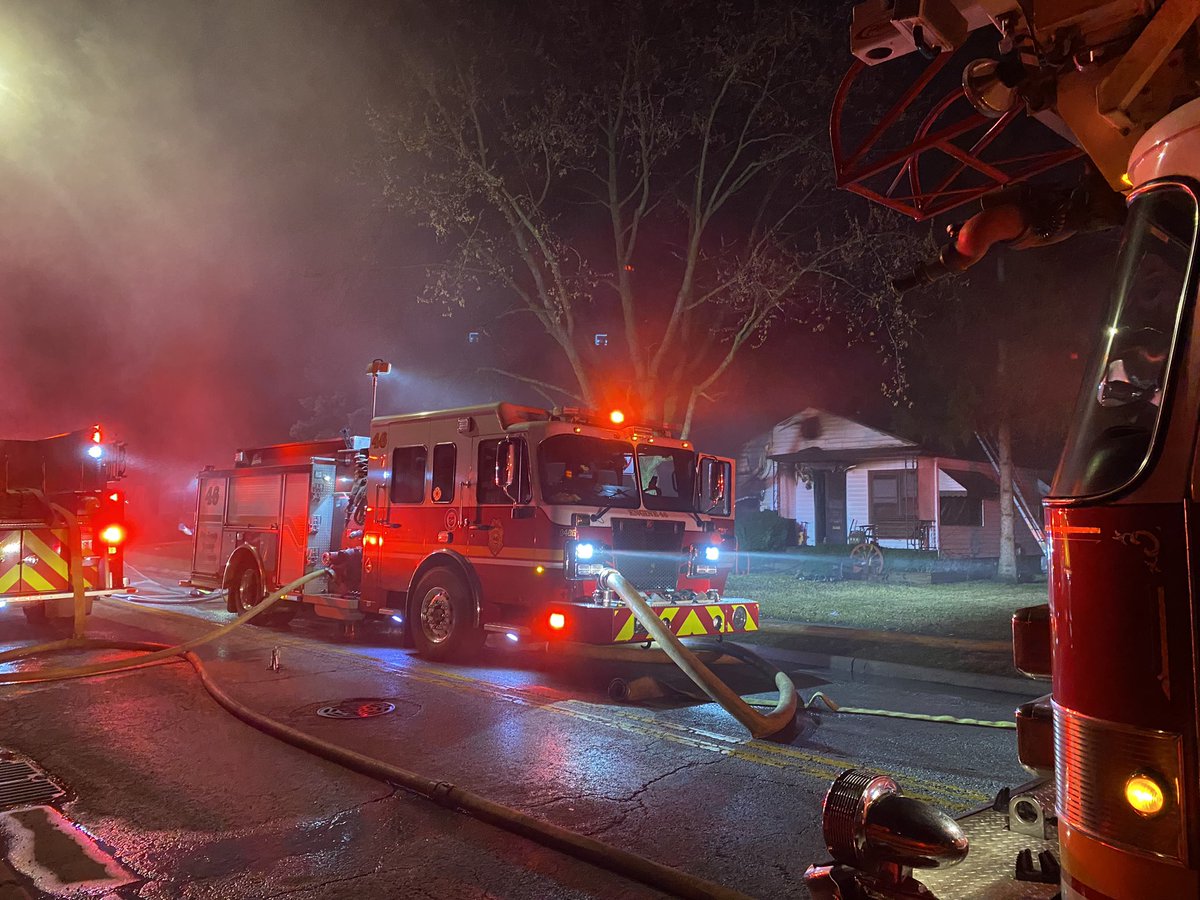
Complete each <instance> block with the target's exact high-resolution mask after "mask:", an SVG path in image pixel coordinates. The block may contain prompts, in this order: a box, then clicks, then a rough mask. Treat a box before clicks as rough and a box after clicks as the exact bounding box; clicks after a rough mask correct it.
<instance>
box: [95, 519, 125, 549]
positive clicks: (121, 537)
mask: <svg viewBox="0 0 1200 900" xmlns="http://www.w3.org/2000/svg"><path fill="white" fill-rule="evenodd" d="M125 538H126V531H125V526H124V525H115V524H114V525H106V526H105V527H104V528H103V529H101V531H100V540H102V541H104V543H106V544H108V545H109V546H110V547H115V546H117V545H118V544H120V543H123V542H124V541H125Z"/></svg>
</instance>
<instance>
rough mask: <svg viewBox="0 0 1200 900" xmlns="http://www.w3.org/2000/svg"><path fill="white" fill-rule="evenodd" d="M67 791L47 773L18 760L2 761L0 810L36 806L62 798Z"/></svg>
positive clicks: (0, 766) (0, 769)
mask: <svg viewBox="0 0 1200 900" xmlns="http://www.w3.org/2000/svg"><path fill="white" fill-rule="evenodd" d="M64 793H66V792H65V791H63V789H62V788H60V787H59V786H58V785H56V784H55V783H54V782H52V781H51V780H50V779H49V778H47V777H46V773H45V772H42V771H41V770H39V769H37V768H36V767H34V766H31V765H30V764H29V763H27V762H22V761H21V760H17V759H0V808H3V807H8V806H35V805H37V804H40V803H46V802H48V801H50V800H54V799H56V798H58V797H61V796H62V795H63V794H64Z"/></svg>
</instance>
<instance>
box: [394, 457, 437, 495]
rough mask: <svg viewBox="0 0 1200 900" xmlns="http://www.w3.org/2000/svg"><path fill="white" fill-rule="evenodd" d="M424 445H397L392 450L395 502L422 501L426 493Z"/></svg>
mask: <svg viewBox="0 0 1200 900" xmlns="http://www.w3.org/2000/svg"><path fill="white" fill-rule="evenodd" d="M427 456H428V451H427V450H426V449H425V448H424V447H397V448H396V449H395V450H393V451H392V490H391V495H390V496H391V498H392V502H393V503H420V502H421V500H422V498H423V497H424V494H425V459H426V457H427Z"/></svg>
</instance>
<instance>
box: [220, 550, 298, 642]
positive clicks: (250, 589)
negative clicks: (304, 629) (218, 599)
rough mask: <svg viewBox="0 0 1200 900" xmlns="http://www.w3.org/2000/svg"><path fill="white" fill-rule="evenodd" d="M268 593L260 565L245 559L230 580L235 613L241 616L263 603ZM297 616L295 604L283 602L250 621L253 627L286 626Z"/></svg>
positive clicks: (230, 594) (230, 598) (230, 596)
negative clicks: (264, 587)
mask: <svg viewBox="0 0 1200 900" xmlns="http://www.w3.org/2000/svg"><path fill="white" fill-rule="evenodd" d="M266 595H267V594H266V591H265V590H264V589H263V580H262V572H261V571H259V568H258V563H256V562H255V561H254V560H252V559H250V558H249V557H243V558H242V559H241V560H240V561H239V562H238V564H237V567H236V568H234V570H233V572H232V574H231V576H230V579H229V600H230V604H231V605H232V606H233V611H234V612H236V613H237V614H238V615H239V616H240V615H241V614H242V613H244V612H246V611H247V610H248V609H250V608H251V607H253V606H255V605H256V604H257V603H260V602H261V601H262V598H263V597H265V596H266ZM295 614H296V608H295V604H293V603H291V602H289V601H287V600H281V601H280V602H278V603H276V604H275V605H274V606H273V607H271V608H270V609H269V610H267V611H266V612H264V613H260V614H259V615H257V616H255V617H254V618H253V619H251V620H250V624H251V625H259V626H279V625H286V624H287V623H288V622H290V621H291V620H292V617H293V616H294V615H295Z"/></svg>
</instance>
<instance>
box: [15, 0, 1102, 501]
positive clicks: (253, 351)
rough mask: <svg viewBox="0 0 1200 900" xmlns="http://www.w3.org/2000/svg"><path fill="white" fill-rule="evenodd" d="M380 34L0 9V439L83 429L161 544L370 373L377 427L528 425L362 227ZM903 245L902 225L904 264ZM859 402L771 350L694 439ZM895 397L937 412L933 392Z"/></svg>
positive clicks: (820, 351) (866, 379) (875, 410)
mask: <svg viewBox="0 0 1200 900" xmlns="http://www.w3.org/2000/svg"><path fill="white" fill-rule="evenodd" d="M847 6H848V5H847ZM404 15H405V13H404V7H403V5H398V4H392V3H385V2H370V3H365V2H345V3H330V2H298V0H297V2H268V0H258V2H254V3H246V2H241V0H210V2H177V0H155V2H149V0H129V2H109V3H104V4H95V3H90V2H83V0H78V2H72V0H46V2H38V3H32V2H19V0H17V2H12V0H10V2H7V3H4V4H0V178H2V179H3V197H4V199H5V210H6V213H7V214H6V215H5V216H4V217H3V219H2V220H0V274H2V280H0V285H2V286H3V287H2V291H3V293H2V295H0V296H2V297H3V300H2V306H0V309H2V310H3V323H4V327H3V328H2V329H0V382H2V383H3V385H4V389H3V391H0V421H3V426H2V428H0V432H2V433H3V436H4V437H38V436H42V435H45V434H50V433H57V432H60V431H66V430H72V429H75V428H80V427H86V426H87V425H89V424H91V423H92V422H94V421H100V422H103V423H105V424H106V425H107V426H108V428H109V432H110V434H111V435H112V436H114V437H120V438H122V439H124V440H126V441H127V442H128V444H129V447H130V457H131V461H132V468H133V477H132V478H131V480H130V486H131V498H135V499H137V498H138V493H139V490H140V493H141V496H140V502H141V503H142V504H143V507H144V509H145V510H146V512H147V513H149V514H150V515H149V517H151V518H153V517H155V516H162V517H165V518H168V519H169V518H171V517H173V516H175V515H176V510H177V509H178V508H179V507H180V506H181V505H182V506H186V502H184V501H183V500H181V499H180V498H183V497H186V492H187V490H188V489H189V486H190V481H191V476H192V475H193V474H194V472H195V471H196V470H197V469H198V468H199V467H200V466H201V465H203V464H205V463H216V464H226V463H227V462H228V461H229V460H230V459H231V455H232V452H233V450H234V449H235V448H236V447H239V446H253V445H255V444H259V443H272V442H277V441H282V440H289V439H291V433H292V430H293V426H294V425H296V423H297V422H300V421H302V420H305V419H306V418H310V415H309V411H308V409H307V408H306V406H305V404H304V401H305V400H307V401H308V402H309V403H312V402H313V401H316V402H318V403H319V404H320V406H321V408H322V409H324V410H329V409H333V410H344V412H345V414H346V415H350V416H352V417H353V418H352V421H353V422H354V423H355V424H356V425H358V426H359V427H361V426H362V425H364V424H365V410H366V408H367V407H368V406H369V403H370V379H369V377H368V376H367V375H366V374H365V368H366V366H367V364H368V363H369V362H370V360H371V359H372V358H373V357H376V356H379V357H383V358H385V359H388V360H390V361H392V362H393V363H394V364H395V366H396V374H395V375H394V376H392V377H390V378H388V379H385V380H382V381H381V382H380V403H379V406H380V410H381V411H382V412H392V411H410V410H417V409H432V408H439V407H444V406H451V405H460V404H466V403H474V402H482V401H487V400H495V399H501V398H502V397H505V398H513V399H519V400H525V401H529V402H537V397H536V396H532V395H529V394H528V393H527V392H523V391H519V390H511V391H510V390H506V389H504V388H503V387H502V386H500V385H498V384H497V381H496V379H495V378H494V377H493V376H482V375H480V374H478V372H477V371H476V370H477V369H478V368H479V366H480V365H481V364H486V363H488V360H487V359H484V358H483V357H481V356H479V355H478V354H480V353H483V354H486V353H487V350H486V348H485V349H484V350H473V349H472V348H471V347H470V346H469V345H468V344H467V338H466V335H467V333H468V332H470V331H473V330H476V329H479V328H482V327H485V326H486V325H487V322H485V321H481V320H479V318H478V317H477V316H476V317H473V315H472V314H471V313H469V312H466V313H461V314H459V315H457V316H454V317H446V316H445V315H444V312H443V310H442V309H440V308H437V307H434V306H429V305H421V304H418V303H416V301H415V298H416V296H417V295H418V294H419V292H420V290H421V286H422V284H423V281H424V270H423V265H422V264H423V263H426V262H428V261H429V260H430V259H431V258H435V257H436V254H437V248H436V246H435V245H434V243H433V242H432V240H431V239H430V237H429V236H428V234H427V233H426V232H424V231H422V230H419V229H417V228H416V227H415V225H414V224H413V223H412V222H411V221H408V220H406V219H405V218H404V217H403V216H402V215H398V214H397V213H394V212H387V211H385V210H384V209H382V208H381V206H380V204H379V202H378V198H379V187H378V185H377V184H375V183H374V182H373V179H372V175H371V168H372V167H371V164H370V161H371V159H372V155H373V154H375V153H377V152H378V150H377V147H376V143H375V138H374V136H373V135H372V132H371V129H370V127H369V125H368V112H369V109H370V108H371V106H372V104H373V103H376V102H378V101H379V100H380V98H384V99H386V98H388V97H389V96H395V95H396V93H397V92H403V91H404V90H405V86H404V84H403V83H400V82H399V80H398V79H397V78H396V75H395V67H394V66H393V64H392V63H393V61H392V60H391V59H390V57H389V54H390V53H391V52H392V51H391V49H389V48H390V47H391V44H390V43H389V41H388V40H387V39H386V38H387V35H388V34H389V33H392V32H393V31H394V30H395V29H397V28H403V24H404V22H403V19H404ZM831 40H836V41H838V42H844V40H845V38H844V36H843V33H839V34H837V35H831ZM845 62H846V65H847V66H848V65H849V62H850V57H849V53H848V50H847V52H846V57H845ZM828 102H829V100H828V98H814V101H813V104H814V107H819V108H820V110H827V108H828ZM823 115H824V112H822V113H821V116H823ZM818 118H820V117H818ZM847 208H849V209H852V210H853V209H858V210H863V211H864V212H865V201H860V200H857V199H855V200H852V201H849V206H848V207H847ZM927 233H928V226H914V241H916V240H919V239H920V238H921V237H922V236H923V235H924V234H927ZM1048 252H1049V253H1057V254H1058V255H1059V258H1060V259H1064V258H1065V259H1072V258H1075V257H1072V256H1070V255H1069V253H1068V251H1064V250H1061V249H1059V250H1054V251H1048ZM1072 252H1080V253H1083V252H1090V251H1086V249H1085V250H1079V251H1072ZM1064 253H1068V255H1067V256H1064V255H1063V254H1064ZM1010 256H1011V254H1010ZM1024 256H1026V257H1029V259H1021V260H1018V259H1014V260H1013V261H1012V262H1011V263H1010V264H1009V266H1008V268H1007V270H1005V272H1004V274H1003V276H1002V281H1003V284H1004V285H1005V286H1004V287H1003V288H1002V289H998V288H997V281H996V277H997V276H996V270H995V268H994V266H993V267H992V268H990V269H989V271H988V272H987V273H982V274H981V275H980V276H979V277H976V278H974V279H973V280H972V285H973V286H971V287H964V288H963V289H962V290H961V292H960V295H959V297H958V299H957V300H955V301H954V302H960V303H966V302H974V301H973V300H972V297H974V296H976V295H978V296H979V297H980V298H981V302H987V303H991V304H996V303H1002V302H1003V300H1002V292H1003V290H1007V289H1013V290H1017V291H1020V290H1022V287H1021V283H1022V280H1025V283H1026V284H1035V283H1037V282H1038V280H1039V277H1040V276H1039V266H1041V265H1048V264H1049V263H1042V262H1041V261H1040V260H1039V259H1034V258H1033V257H1034V254H1024ZM982 268H983V267H981V269H982ZM1076 287H1078V285H1076ZM1097 289H1099V288H1098V286H1097ZM998 291H999V293H998ZM918 302H919V301H918ZM937 302H939V303H940V302H944V301H943V300H939V301H937ZM926 314H927V315H929V316H932V317H934V318H933V319H931V320H930V322H929V323H928V325H927V326H926V327H927V329H928V330H929V331H930V333H933V334H944V333H945V331H946V329H950V338H951V340H950V341H949V343H947V347H948V348H950V349H948V351H947V352H952V353H963V354H964V355H969V354H970V353H971V352H972V351H971V343H970V342H971V341H974V340H977V339H978V338H977V337H976V336H972V334H971V333H970V327H969V324H968V325H962V324H959V325H953V324H946V322H941V324H939V323H938V321H937V320H936V319H937V315H938V310H937V309H929V310H926ZM939 328H940V329H941V331H940V332H939V330H938V329H939ZM1063 343H1064V342H1061V341H1060V342H1059V346H1060V349H1061V346H1063ZM1065 343H1068V344H1069V343H1071V342H1070V341H1066V342H1065ZM1086 349H1087V348H1086V347H1085V346H1082V345H1081V346H1080V347H1079V348H1078V351H1077V350H1076V348H1075V347H1074V346H1071V347H1070V348H1068V351H1067V352H1070V353H1074V352H1080V353H1082V354H1083V356H1084V357H1086ZM1055 352H1056V353H1057V351H1055ZM1063 355H1064V356H1066V353H1064V354H1063ZM1078 368H1080V369H1081V368H1082V363H1080V364H1079V366H1078ZM1065 371H1066V375H1064V376H1063V377H1065V378H1068V379H1069V378H1070V377H1071V374H1070V372H1071V371H1072V370H1071V368H1070V366H1069V365H1068V366H1067V367H1066V369H1065ZM767 378H769V379H770V380H771V384H772V390H771V391H769V392H766V391H763V390H761V384H762V383H763V379H767ZM943 380H944V376H943ZM879 383H880V372H879V371H878V365H877V363H876V362H875V361H874V360H873V358H872V354H871V353H870V352H868V351H866V350H864V349H863V348H859V349H855V350H850V351H847V350H846V347H845V339H844V336H842V335H824V336H820V337H813V336H811V335H806V334H792V333H790V332H789V331H788V329H787V328H786V326H781V327H780V328H779V329H778V334H775V335H773V336H772V338H771V339H770V340H769V341H768V342H767V343H766V344H765V345H764V346H763V347H762V348H761V349H759V350H756V351H753V352H752V353H749V354H747V356H746V357H745V359H744V360H743V362H742V363H741V364H740V365H739V366H738V367H737V368H736V369H735V371H734V372H732V373H731V375H730V377H729V378H728V379H727V381H726V382H725V384H724V385H723V386H722V388H721V389H720V393H721V396H722V397H723V398H724V399H725V400H727V401H733V403H731V404H730V405H735V406H736V408H737V412H736V413H734V414H730V415H726V414H724V413H719V412H717V410H716V409H714V408H713V407H709V408H708V409H706V410H705V411H704V413H703V414H702V416H701V421H700V423H699V426H698V435H699V437H700V438H701V439H702V440H703V439H705V438H707V439H708V440H710V441H711V442H712V443H713V444H714V445H715V446H716V447H717V448H718V449H721V450H723V451H727V452H733V451H735V450H736V447H737V446H738V445H739V444H740V443H741V442H743V441H744V440H746V439H748V438H750V437H751V436H752V435H753V434H755V433H756V432H759V431H762V430H764V429H765V428H767V427H769V426H770V424H772V422H774V421H777V420H779V419H781V418H783V417H785V416H786V415H789V414H790V413H792V412H795V411H796V410H798V409H800V408H803V407H804V406H807V405H811V404H816V405H827V406H830V407H831V408H833V409H835V410H837V411H840V412H848V413H854V412H856V411H860V410H861V411H862V412H863V413H864V414H870V415H871V416H872V417H874V418H875V419H876V420H879V419H880V418H881V417H883V418H886V417H887V416H888V415H890V409H891V407H890V403H889V402H887V401H886V400H885V399H884V398H882V397H881V395H880V392H879ZM914 384H915V385H917V387H919V389H920V390H921V391H922V392H923V393H922V395H921V396H916V397H914V400H915V401H916V402H917V403H919V404H921V405H936V403H937V402H938V399H937V390H938V382H937V381H936V380H934V381H933V383H932V385H931V384H930V382H928V381H924V382H921V381H920V380H919V379H914ZM1068 387H1069V389H1067V390H1065V391H1064V394H1065V395H1068V396H1069V395H1070V394H1071V393H1072V392H1073V390H1074V387H1073V385H1071V386H1068ZM1061 388H1062V386H1061V385H1057V386H1056V387H1055V390H1060V389H1061ZM764 395H769V396H765V397H764ZM751 397H753V398H756V400H757V402H755V403H749V402H748V398H751ZM333 418H337V416H334V417H333ZM329 420H330V417H329V416H325V417H324V422H323V423H322V424H324V425H325V426H326V427H327V425H328V421H329ZM312 424H314V425H316V424H317V423H312ZM139 485H140V488H139ZM155 494H162V496H161V497H157V496H155ZM187 502H190V501H187ZM181 518H183V520H185V521H188V520H190V513H184V514H182V515H181ZM157 524H161V523H157Z"/></svg>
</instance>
